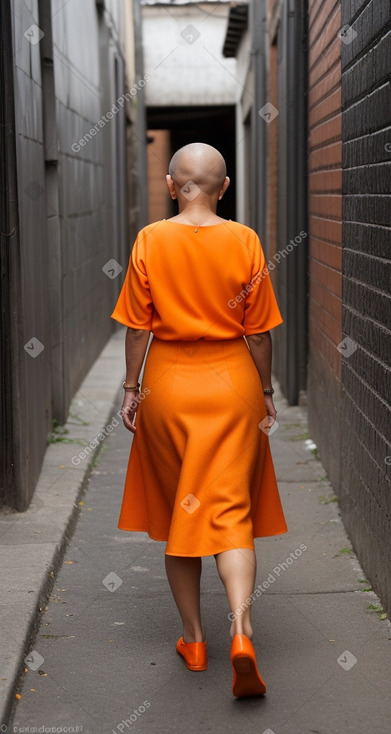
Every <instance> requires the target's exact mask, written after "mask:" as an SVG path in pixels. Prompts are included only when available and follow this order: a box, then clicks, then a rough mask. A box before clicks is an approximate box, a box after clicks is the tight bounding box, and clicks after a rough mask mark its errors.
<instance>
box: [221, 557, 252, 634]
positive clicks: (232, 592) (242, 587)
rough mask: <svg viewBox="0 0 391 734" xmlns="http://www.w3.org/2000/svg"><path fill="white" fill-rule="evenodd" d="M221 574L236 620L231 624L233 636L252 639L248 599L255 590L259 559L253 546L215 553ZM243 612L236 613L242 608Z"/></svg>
mask: <svg viewBox="0 0 391 734" xmlns="http://www.w3.org/2000/svg"><path fill="white" fill-rule="evenodd" d="M215 559H216V566H217V570H218V573H219V576H220V578H221V580H222V582H223V584H224V586H225V590H226V592H227V596H228V601H229V605H230V607H231V612H232V615H233V616H234V621H233V622H232V625H231V637H233V636H234V635H246V637H249V638H250V640H251V638H252V635H253V629H252V626H251V604H250V605H247V604H246V599H248V598H249V597H251V594H252V593H253V591H254V585H255V575H256V570H257V560H256V556H255V552H254V551H253V550H251V548H235V549H233V550H230V551H224V552H223V553H218V554H217V555H215ZM241 604H244V605H245V606H243V607H242V609H243V611H242V612H241V614H236V610H237V609H239V608H240V605H241Z"/></svg>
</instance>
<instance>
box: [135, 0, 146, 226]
mask: <svg viewBox="0 0 391 734" xmlns="http://www.w3.org/2000/svg"><path fill="white" fill-rule="evenodd" d="M133 23H134V46H135V72H136V81H138V80H139V79H142V78H143V76H144V54H143V29H142V14H141V0H133ZM136 100H137V113H136V128H137V129H136V133H137V138H138V149H137V176H138V185H139V228H140V229H141V228H142V227H145V226H146V225H147V224H148V175H147V116H146V108H145V87H143V88H142V89H141V90H140V91H139V92H138V94H137V98H136Z"/></svg>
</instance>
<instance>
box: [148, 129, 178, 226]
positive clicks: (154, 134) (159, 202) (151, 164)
mask: <svg viewBox="0 0 391 734" xmlns="http://www.w3.org/2000/svg"><path fill="white" fill-rule="evenodd" d="M148 136H149V139H150V140H151V142H150V143H149V145H148V148H147V156H148V158H147V162H148V219H149V222H157V221H158V220H159V219H167V218H168V217H170V216H172V214H171V209H172V207H171V199H170V194H169V192H168V188H167V183H166V175H167V173H168V165H169V163H170V159H171V145H170V131H169V130H150V131H149V133H148Z"/></svg>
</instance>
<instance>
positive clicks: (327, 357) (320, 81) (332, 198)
mask: <svg viewBox="0 0 391 734" xmlns="http://www.w3.org/2000/svg"><path fill="white" fill-rule="evenodd" d="M340 27H341V8H340V2H339V0H337V1H336V0H326V1H323V2H322V1H321V0H312V1H311V0H309V3H308V229H309V248H310V249H309V360H308V382H307V397H308V408H309V421H310V430H311V435H312V437H313V438H314V440H315V441H316V443H317V445H318V449H319V453H320V457H321V459H322V461H323V464H324V466H325V467H326V468H327V471H328V474H329V476H330V479H331V481H332V482H333V484H334V486H335V487H336V488H337V487H338V484H339V469H340V462H339V455H340V430H339V425H340V416H339V411H340V401H341V382H340V377H341V354H340V352H339V350H338V349H337V346H338V345H339V344H340V342H341V340H342V326H341V324H342V272H341V271H342V142H341V136H342V132H341V123H342V118H341V57H340V54H341V40H340V38H339V36H338V32H339V30H340Z"/></svg>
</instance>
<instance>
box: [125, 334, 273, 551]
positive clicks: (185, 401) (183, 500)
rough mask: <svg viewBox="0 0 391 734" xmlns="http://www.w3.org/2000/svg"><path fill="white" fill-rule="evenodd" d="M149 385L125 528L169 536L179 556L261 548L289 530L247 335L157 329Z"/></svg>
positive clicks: (148, 371)
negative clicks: (198, 336) (164, 333)
mask: <svg viewBox="0 0 391 734" xmlns="http://www.w3.org/2000/svg"><path fill="white" fill-rule="evenodd" d="M147 388H148V389H147ZM142 389H143V391H144V395H145V398H144V399H143V400H142V402H141V404H140V406H139V408H138V412H137V418H136V425H137V432H136V435H135V437H134V439H133V443H132V447H131V451H130V456H129V464H128V470H127V474H126V480H125V489H124V495H123V501H122V507H121V513H120V518H119V523H118V527H119V528H121V530H138V531H144V532H147V533H148V534H149V536H150V537H151V538H153V539H154V540H166V541H167V546H166V553H167V554H169V555H174V556H209V555H214V554H215V553H221V552H222V551H227V550H231V549H233V548H254V538H256V537H261V536H266V535H279V534H281V533H285V532H286V530H287V526H286V523H285V518H284V513H283V510H282V507H281V502H280V496H279V492H278V487H277V482H276V477H275V473H274V467H273V461H272V457H271V453H270V447H269V438H268V436H267V435H266V434H265V433H264V432H263V431H262V430H261V429H260V428H259V423H260V421H262V420H263V418H265V416H266V408H265V402H264V398H263V392H262V384H261V380H260V377H259V374H258V371H257V369H256V367H255V364H254V362H253V359H252V357H251V354H250V352H249V349H248V347H247V344H246V342H245V340H244V339H243V338H242V337H241V338H239V339H231V340H226V341H206V340H198V341H191V342H189V341H162V340H160V339H157V338H156V337H154V339H153V340H152V343H151V346H150V349H149V352H148V355H147V359H146V364H145V372H144V378H143V387H142Z"/></svg>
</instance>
